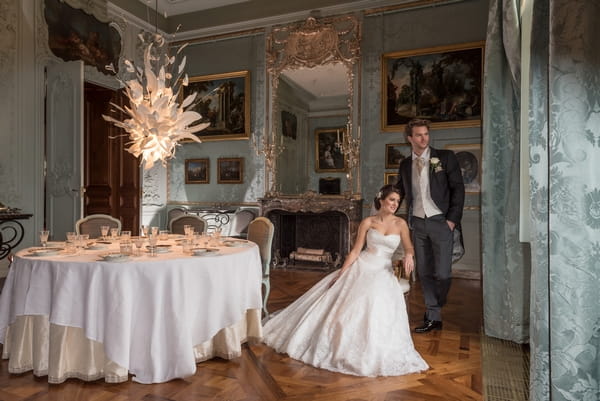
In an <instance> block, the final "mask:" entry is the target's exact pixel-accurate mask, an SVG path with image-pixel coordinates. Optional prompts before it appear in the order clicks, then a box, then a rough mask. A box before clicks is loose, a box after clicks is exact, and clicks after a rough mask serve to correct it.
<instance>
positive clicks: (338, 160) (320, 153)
mask: <svg viewBox="0 0 600 401" xmlns="http://www.w3.org/2000/svg"><path fill="white" fill-rule="evenodd" d="M344 135H346V128H345V127H339V128H324V129H316V130H315V171H316V172H317V173H334V172H345V171H348V163H347V160H346V158H345V157H344V154H343V153H342V149H341V144H342V143H343V142H344Z"/></svg>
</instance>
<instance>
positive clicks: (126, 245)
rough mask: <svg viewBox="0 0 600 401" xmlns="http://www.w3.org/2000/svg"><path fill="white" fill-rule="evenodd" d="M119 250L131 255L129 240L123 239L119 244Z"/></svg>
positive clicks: (131, 249)
mask: <svg viewBox="0 0 600 401" xmlns="http://www.w3.org/2000/svg"><path fill="white" fill-rule="evenodd" d="M119 251H120V252H121V254H123V255H131V253H132V251H133V248H132V244H131V241H130V240H123V241H121V243H120V244H119Z"/></svg>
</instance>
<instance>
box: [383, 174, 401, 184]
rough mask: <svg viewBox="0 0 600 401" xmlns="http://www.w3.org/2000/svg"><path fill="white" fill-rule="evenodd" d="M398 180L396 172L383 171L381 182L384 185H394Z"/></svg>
mask: <svg viewBox="0 0 600 401" xmlns="http://www.w3.org/2000/svg"><path fill="white" fill-rule="evenodd" d="M397 182H398V173H384V175H383V183H384V185H389V184H392V185H396V183H397Z"/></svg>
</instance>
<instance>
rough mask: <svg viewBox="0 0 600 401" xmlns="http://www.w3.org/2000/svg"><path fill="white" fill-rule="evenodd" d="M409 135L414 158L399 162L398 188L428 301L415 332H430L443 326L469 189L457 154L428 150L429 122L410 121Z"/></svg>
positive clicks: (407, 128) (430, 148)
mask: <svg viewBox="0 0 600 401" xmlns="http://www.w3.org/2000/svg"><path fill="white" fill-rule="evenodd" d="M405 134H406V139H407V140H408V142H410V144H411V146H412V157H407V158H406V159H404V160H403V161H402V162H401V163H400V168H399V170H398V183H397V184H396V186H397V187H398V189H399V190H400V195H401V198H402V199H404V198H405V197H406V202H407V205H408V208H409V209H408V221H409V226H410V227H411V230H412V237H413V242H414V247H415V258H416V266H417V274H418V275H419V279H420V280H421V287H422V289H423V297H424V298H425V307H426V311H425V317H424V321H423V325H422V326H419V327H417V328H415V332H417V333H426V332H428V331H430V330H440V329H441V328H442V306H444V304H445V303H446V296H447V295H448V290H449V289H450V280H451V276H452V271H451V269H452V239H453V231H454V229H455V227H457V226H458V225H459V224H460V219H461V218H462V213H463V205H464V202H465V187H464V184H463V179H462V175H461V171H460V166H459V164H458V161H457V159H456V156H455V155H454V152H452V151H450V150H438V149H434V148H432V147H430V146H429V121H428V120H421V119H413V120H411V121H409V123H408V124H406V132H405Z"/></svg>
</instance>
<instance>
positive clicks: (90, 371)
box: [2, 309, 262, 384]
mask: <svg viewBox="0 0 600 401" xmlns="http://www.w3.org/2000/svg"><path fill="white" fill-rule="evenodd" d="M261 338H262V325H261V310H260V309H248V310H247V311H246V313H245V315H244V316H243V318H242V319H241V320H240V321H238V322H237V323H235V324H233V325H231V326H229V327H226V328H223V329H221V330H220V331H219V332H218V333H217V334H216V335H215V336H214V337H213V338H212V339H210V340H208V341H206V342H204V343H202V344H199V345H196V346H194V348H193V350H191V352H193V353H194V357H195V360H196V362H197V363H199V362H203V361H206V360H208V359H211V358H214V357H220V358H223V359H234V358H238V357H240V356H241V352H242V347H241V345H242V344H243V343H245V342H248V341H251V342H258V341H260V340H261ZM2 358H3V359H8V360H9V364H8V371H9V372H10V373H14V374H21V373H24V372H28V371H33V374H34V375H35V376H48V382H49V383H53V384H59V383H62V382H64V381H65V380H67V379H69V378H77V379H80V380H83V381H94V380H98V379H101V378H104V381H105V382H107V383H121V382H124V381H127V380H128V379H129V375H128V369H127V368H126V367H122V366H119V365H117V364H116V363H114V362H112V361H110V360H109V359H107V358H106V356H105V353H104V348H103V344H102V343H99V342H97V341H94V340H91V339H89V338H86V337H85V333H84V331H83V329H81V328H79V327H69V326H61V325H56V324H51V323H49V321H48V316H45V315H26V316H18V317H17V318H16V320H15V322H14V323H13V324H11V325H10V326H9V327H8V329H7V331H6V337H5V338H4V347H3V352H2Z"/></svg>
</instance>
